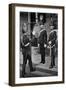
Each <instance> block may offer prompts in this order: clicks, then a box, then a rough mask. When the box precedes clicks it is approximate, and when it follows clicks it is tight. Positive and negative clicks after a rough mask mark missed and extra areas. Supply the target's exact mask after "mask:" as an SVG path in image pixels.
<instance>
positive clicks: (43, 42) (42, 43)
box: [38, 15, 47, 64]
mask: <svg viewBox="0 0 66 90" xmlns="http://www.w3.org/2000/svg"><path fill="white" fill-rule="evenodd" d="M39 25H40V32H39V33H40V35H39V38H38V47H39V48H40V54H41V63H43V64H44V63H45V48H46V47H47V31H46V29H45V27H44V22H43V15H40V21H39Z"/></svg>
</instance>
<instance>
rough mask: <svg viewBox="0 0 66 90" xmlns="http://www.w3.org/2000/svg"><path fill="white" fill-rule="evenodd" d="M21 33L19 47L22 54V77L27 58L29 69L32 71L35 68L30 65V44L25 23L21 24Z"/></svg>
mask: <svg viewBox="0 0 66 90" xmlns="http://www.w3.org/2000/svg"><path fill="white" fill-rule="evenodd" d="M22 33H23V38H22V40H21V47H22V54H23V67H22V77H24V75H25V67H26V63H27V59H28V60H29V67H30V71H34V70H35V68H33V66H32V60H31V44H30V39H29V37H28V30H27V24H26V23H24V25H23V29H22Z"/></svg>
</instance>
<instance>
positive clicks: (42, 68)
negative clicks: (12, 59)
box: [20, 48, 58, 77]
mask: <svg viewBox="0 0 66 90" xmlns="http://www.w3.org/2000/svg"><path fill="white" fill-rule="evenodd" d="M34 49H35V48H32V63H33V67H35V68H36V70H35V71H33V72H30V68H29V64H28V61H27V64H26V69H25V70H26V74H25V77H48V76H57V75H58V58H57V57H56V58H55V65H56V66H55V67H53V68H51V69H50V68H49V66H50V63H51V57H50V56H46V57H45V64H42V63H40V62H41V55H40V53H36V50H37V49H36V50H34ZM22 57H23V56H22V54H21V64H20V77H21V72H22V63H23V58H22Z"/></svg>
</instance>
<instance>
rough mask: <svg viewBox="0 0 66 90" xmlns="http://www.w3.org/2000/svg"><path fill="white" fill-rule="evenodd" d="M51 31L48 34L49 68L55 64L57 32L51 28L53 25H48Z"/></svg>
mask: <svg viewBox="0 0 66 90" xmlns="http://www.w3.org/2000/svg"><path fill="white" fill-rule="evenodd" d="M50 28H51V30H52V31H51V32H50V34H49V40H48V42H49V45H50V46H51V49H50V51H51V52H50V54H51V64H50V67H49V68H53V67H54V66H55V48H56V40H57V32H56V30H53V28H54V26H50Z"/></svg>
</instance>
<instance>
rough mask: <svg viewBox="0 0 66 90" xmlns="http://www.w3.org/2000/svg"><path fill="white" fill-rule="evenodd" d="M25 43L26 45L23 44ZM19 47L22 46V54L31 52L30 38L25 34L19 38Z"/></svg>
mask: <svg viewBox="0 0 66 90" xmlns="http://www.w3.org/2000/svg"><path fill="white" fill-rule="evenodd" d="M27 44H28V45H27ZM25 45H27V46H25ZM21 47H22V53H23V54H25V53H27V54H30V53H31V45H30V40H29V38H28V35H27V34H23V37H22V40H21Z"/></svg>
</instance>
